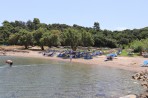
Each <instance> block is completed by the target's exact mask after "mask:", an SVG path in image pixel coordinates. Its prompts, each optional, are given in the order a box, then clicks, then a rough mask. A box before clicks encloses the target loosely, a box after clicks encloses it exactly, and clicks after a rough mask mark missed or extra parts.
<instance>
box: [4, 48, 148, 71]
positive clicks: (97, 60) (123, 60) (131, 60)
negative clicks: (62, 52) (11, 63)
mask: <svg viewBox="0 0 148 98" xmlns="http://www.w3.org/2000/svg"><path fill="white" fill-rule="evenodd" d="M6 56H21V57H35V58H41V59H50V60H55V61H59V60H60V61H66V62H70V59H63V58H59V57H57V56H53V57H50V56H43V54H42V51H32V50H24V51H19V52H18V51H7V52H6ZM105 59H106V56H105V55H102V56H96V57H93V59H83V58H78V59H72V62H76V63H83V64H89V65H90V66H91V65H97V66H108V67H114V68H118V69H124V70H129V71H134V72H139V71H144V70H147V69H148V67H141V65H142V64H143V61H144V60H147V58H143V57H140V56H137V57H123V56H122V57H121V56H117V57H115V58H114V59H113V60H112V61H104V60H105Z"/></svg>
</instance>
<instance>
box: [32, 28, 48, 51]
mask: <svg viewBox="0 0 148 98" xmlns="http://www.w3.org/2000/svg"><path fill="white" fill-rule="evenodd" d="M46 31H47V30H46V29H44V28H39V29H38V30H35V31H34V32H33V38H34V44H35V45H38V46H40V47H41V49H42V50H44V44H43V42H42V40H41V38H42V35H43V34H44V33H45V32H46Z"/></svg>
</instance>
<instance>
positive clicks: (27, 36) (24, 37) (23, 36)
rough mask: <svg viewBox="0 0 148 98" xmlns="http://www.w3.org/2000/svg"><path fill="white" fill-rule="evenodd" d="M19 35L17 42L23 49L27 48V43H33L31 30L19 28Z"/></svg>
mask: <svg viewBox="0 0 148 98" xmlns="http://www.w3.org/2000/svg"><path fill="white" fill-rule="evenodd" d="M19 34H20V37H19V43H20V44H21V45H24V46H25V49H28V46H29V45H32V44H33V35H32V33H31V32H29V31H27V30H24V29H21V30H20V31H19Z"/></svg>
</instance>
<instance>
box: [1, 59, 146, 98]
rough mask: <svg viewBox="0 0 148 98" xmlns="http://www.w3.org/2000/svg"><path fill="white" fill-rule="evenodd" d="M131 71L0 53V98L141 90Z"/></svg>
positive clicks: (87, 96)
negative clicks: (8, 61) (6, 62)
mask: <svg viewBox="0 0 148 98" xmlns="http://www.w3.org/2000/svg"><path fill="white" fill-rule="evenodd" d="M7 59H11V60H13V62H14V64H13V66H12V67H9V65H7V64H5V60H7ZM133 74H134V73H133V72H130V71H126V70H121V69H116V68H111V67H105V66H100V65H99V64H98V65H85V64H79V63H73V62H72V63H70V62H61V61H52V60H47V59H39V58H24V57H12V56H1V57H0V98H119V97H120V96H124V95H127V94H132V93H134V94H139V93H141V92H143V89H142V88H141V86H140V84H139V83H138V82H137V81H135V80H132V79H131V76H132V75H133Z"/></svg>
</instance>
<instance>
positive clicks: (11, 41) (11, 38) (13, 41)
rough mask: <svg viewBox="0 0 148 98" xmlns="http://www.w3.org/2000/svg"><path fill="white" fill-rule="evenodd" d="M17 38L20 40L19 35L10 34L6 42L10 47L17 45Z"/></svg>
mask: <svg viewBox="0 0 148 98" xmlns="http://www.w3.org/2000/svg"><path fill="white" fill-rule="evenodd" d="M19 38H20V34H19V33H15V34H11V35H10V36H9V39H8V42H9V44H11V45H17V44H18V40H19Z"/></svg>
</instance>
